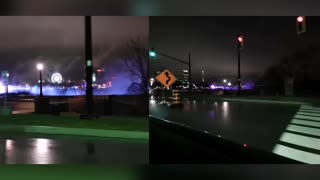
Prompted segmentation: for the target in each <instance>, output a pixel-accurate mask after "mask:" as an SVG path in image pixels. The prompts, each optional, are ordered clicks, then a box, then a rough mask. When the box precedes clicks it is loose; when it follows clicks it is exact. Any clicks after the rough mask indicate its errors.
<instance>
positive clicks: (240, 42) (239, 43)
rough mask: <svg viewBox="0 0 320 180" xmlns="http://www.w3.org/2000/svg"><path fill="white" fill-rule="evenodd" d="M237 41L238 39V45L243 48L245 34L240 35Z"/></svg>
mask: <svg viewBox="0 0 320 180" xmlns="http://www.w3.org/2000/svg"><path fill="white" fill-rule="evenodd" d="M237 41H238V47H239V48H240V49H242V48H243V47H244V37H243V36H238V39H237Z"/></svg>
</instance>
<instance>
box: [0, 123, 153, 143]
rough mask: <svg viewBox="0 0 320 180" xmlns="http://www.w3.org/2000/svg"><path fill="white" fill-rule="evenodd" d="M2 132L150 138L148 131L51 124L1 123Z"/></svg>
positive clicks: (0, 129)
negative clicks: (54, 125) (55, 125)
mask: <svg viewBox="0 0 320 180" xmlns="http://www.w3.org/2000/svg"><path fill="white" fill-rule="evenodd" d="M0 131H1V132H22V133H38V134H49V135H50V134H52V135H76V136H95V137H106V138H125V139H140V140H149V133H148V132H141V131H124V130H101V129H85V128H66V127H51V126H22V125H0Z"/></svg>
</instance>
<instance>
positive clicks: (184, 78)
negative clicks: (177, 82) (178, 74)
mask: <svg viewBox="0 0 320 180" xmlns="http://www.w3.org/2000/svg"><path fill="white" fill-rule="evenodd" d="M182 81H183V82H184V83H187V84H189V71H188V70H186V69H184V70H182Z"/></svg>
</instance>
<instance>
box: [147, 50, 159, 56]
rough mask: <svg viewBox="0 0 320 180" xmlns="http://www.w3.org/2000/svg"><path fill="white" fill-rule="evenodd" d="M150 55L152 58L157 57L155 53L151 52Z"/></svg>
mask: <svg viewBox="0 0 320 180" xmlns="http://www.w3.org/2000/svg"><path fill="white" fill-rule="evenodd" d="M149 55H150V57H156V55H157V54H156V53H155V52H154V51H150V52H149Z"/></svg>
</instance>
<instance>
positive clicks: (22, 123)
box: [0, 114, 149, 140]
mask: <svg viewBox="0 0 320 180" xmlns="http://www.w3.org/2000/svg"><path fill="white" fill-rule="evenodd" d="M148 128H149V123H148V117H143V118H134V117H112V116H110V117H101V118H100V119H97V120H81V119H80V118H76V117H61V116H50V115H37V114H26V115H12V116H0V132H16V133H39V134H52V135H59V134H60V135H79V136H95V137H110V138H128V139H140V140H148V139H149V130H148Z"/></svg>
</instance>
